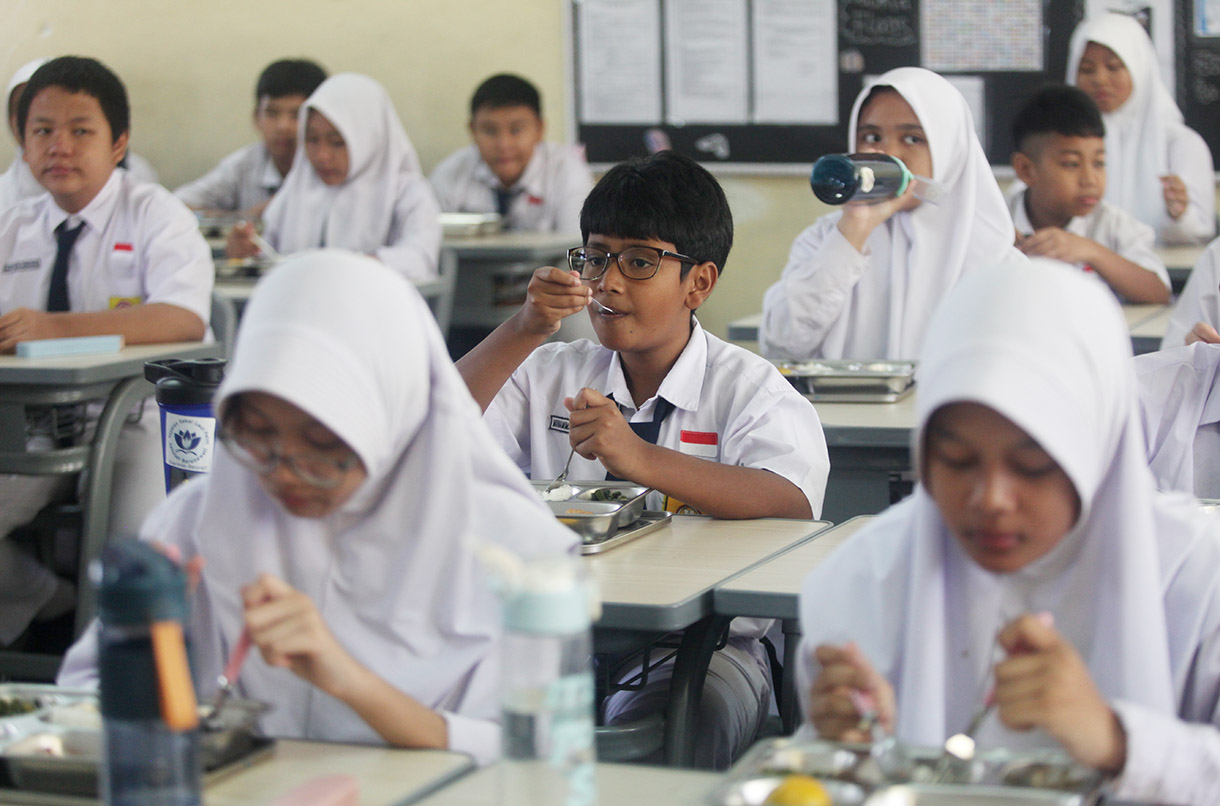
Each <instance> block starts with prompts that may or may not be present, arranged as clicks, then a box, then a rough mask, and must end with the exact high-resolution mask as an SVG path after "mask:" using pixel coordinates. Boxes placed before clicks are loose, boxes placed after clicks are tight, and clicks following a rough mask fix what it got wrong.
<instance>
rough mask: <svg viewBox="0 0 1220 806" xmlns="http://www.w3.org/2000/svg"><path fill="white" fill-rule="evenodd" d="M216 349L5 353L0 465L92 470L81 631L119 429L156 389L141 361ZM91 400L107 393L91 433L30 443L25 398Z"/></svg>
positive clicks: (43, 402) (0, 369) (28, 470)
mask: <svg viewBox="0 0 1220 806" xmlns="http://www.w3.org/2000/svg"><path fill="white" fill-rule="evenodd" d="M217 355H219V347H218V346H217V345H215V344H202V343H200V342H183V343H177V344H146V345H139V346H134V347H125V348H123V349H122V350H120V351H119V352H117V353H102V354H95V355H75V356H61V357H56V358H18V357H17V356H13V355H3V356H0V473H19V474H28V475H56V474H73V473H79V472H81V471H83V470H88V473H87V474H86V475H85V477H84V479H83V484H82V487H81V495H80V501H81V506H82V513H83V523H82V526H81V537H80V557H81V562H80V564H79V576H78V579H77V612H76V629H77V632H78V633H79V632H80V630H81V629H83V628H84V626H85V625H86V624H88V623H89V621H90V620H91V619H92V618H93V612H94V600H95V593H94V589H93V585H92V583H91V582H90V581H89V576H88V573H89V561H90V560H92V559H94V558H95V557H97V556H98V554H99V553H100V552H101V550H102V546H103V545H104V544H105V542H106V529H107V521H108V519H109V517H110V498H111V496H110V491H111V486H112V483H113V471H114V459H115V451H116V450H117V446H118V440H119V432H120V430H121V429H122V426H123V420H124V419H125V418H126V417H127V414H128V412H129V411H131V409H132V407H133V406H134V405H135V404H136V403H137V402H138V401H139V400H140V399H141V398H143V397H145V396H147V395H150V394H151V393H152V386H151V385H150V384H149V383H148V382H147V381H146V380H144V362H145V361H153V360H156V359H161V358H205V357H214V356H217ZM89 400H105V401H106V404H105V407H104V408H103V410H102V414H101V416H100V417H99V418H98V421H97V425H96V429H95V431H94V435H93V439H92V441H90V442H89V443H87V444H83V445H75V446H72V447H67V448H54V449H48V450H39V451H27V450H26V438H27V437H26V417H25V407H26V406H48V405H58V404H67V403H79V402H84V401H89ZM146 405H155V404H146ZM13 654H14V653H0V666H7V664H8V663H9V662H10V661H15V660H16V659H15V658H12V657H11V656H12V655H13Z"/></svg>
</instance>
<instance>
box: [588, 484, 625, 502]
mask: <svg viewBox="0 0 1220 806" xmlns="http://www.w3.org/2000/svg"><path fill="white" fill-rule="evenodd" d="M589 500H590V501H626V500H628V499H627V496H626V495H624V494H623V491H622V490H614V489H611V488H609V487H603V488H601V489H600V490H594V491H593V494H592V495H590V496H589Z"/></svg>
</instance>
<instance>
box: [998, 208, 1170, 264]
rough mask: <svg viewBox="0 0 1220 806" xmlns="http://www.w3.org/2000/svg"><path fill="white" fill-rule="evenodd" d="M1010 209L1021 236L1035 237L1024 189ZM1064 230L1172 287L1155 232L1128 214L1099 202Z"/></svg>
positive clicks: (1070, 222)
mask: <svg viewBox="0 0 1220 806" xmlns="http://www.w3.org/2000/svg"><path fill="white" fill-rule="evenodd" d="M1008 209H1009V212H1011V213H1012V222H1013V224H1014V225H1015V226H1016V228H1017V232H1018V233H1019V234H1020V235H1033V234H1034V225H1033V224H1032V223H1030V220H1029V213H1027V212H1026V210H1025V190H1024V189H1020V190H1018V191H1017V192H1016V193H1014V194H1012V195H1011V196H1009V197H1008ZM1063 229H1064V231H1066V232H1070V233H1072V234H1073V235H1079V236H1080V237H1082V238H1088V239H1089V240H1090V241H1093V242H1094V243H1098V244H1101V245H1102V246H1104V247H1105V248H1106V249H1109V250H1110V251H1111V252H1113V253H1114V254H1116V255H1118V256H1119V257H1121V258H1124V259H1126V260H1130V261H1131V262H1132V263H1134V264H1135V265H1137V266H1139V267H1140V268H1142V269H1144V270H1145V271H1149V272H1152V273H1153V274H1155V275H1156V276H1157V277H1158V278H1160V280H1161V283H1163V284H1164V286H1165V287H1166V288H1169V287H1170V286H1169V272H1168V271H1166V270H1165V262H1164V261H1163V260H1161V258H1160V255H1158V254H1157V253H1156V248H1155V244H1156V231H1155V230H1153V229H1152V227H1151V226H1149V225H1148V224H1145V223H1144V222H1142V221H1140V220H1139V219H1137V218H1136V217H1135V216H1133V215H1131V214H1129V213H1127V212H1126V211H1125V210H1122V209H1121V208H1118V207H1115V206H1114V205H1113V204H1110V203H1108V202H1104V201H1103V202H1099V203H1098V205H1097V206H1096V207H1094V208H1093V211H1092V212H1090V213H1089V214H1088V215H1085V216H1074V217H1073V218H1072V220H1071V221H1069V222H1068V223H1067V226H1066V227H1064V228H1063ZM1076 267H1077V268H1079V269H1083V270H1085V271H1092V268H1090V267H1089V266H1088V265H1087V264H1084V263H1077V264H1076Z"/></svg>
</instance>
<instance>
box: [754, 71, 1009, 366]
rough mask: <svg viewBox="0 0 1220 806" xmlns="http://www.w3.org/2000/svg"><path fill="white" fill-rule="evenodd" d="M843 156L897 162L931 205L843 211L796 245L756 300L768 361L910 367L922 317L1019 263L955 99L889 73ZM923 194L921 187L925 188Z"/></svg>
mask: <svg viewBox="0 0 1220 806" xmlns="http://www.w3.org/2000/svg"><path fill="white" fill-rule="evenodd" d="M848 144H849V147H850V148H851V149H852V150H853V151H855V152H881V153H884V154H888V155H890V156H892V157H897V158H898V159H900V160H902V162H903V163H904V164H905V165H906V166H907V168H909V169H910V170H911V172H912V173H913V174H915V175H917V176H920V177H924V178H925V179H930V180H933V182H934V183H935V185H936V186H937V190H938V192H937V193H936V196H937V197H938V198H937V200H936V201H935V202H933V201H932V200H930V199H929V200H926V201H925V200H923V199H921V198H919V197H918V196H916V195H915V193H916V190H915V187H916V185H917V184H920V183H915V182H913V183H911V185H910V187H908V188H907V190H906V192H904V193H903V194H901V195H900V196H897V197H895V198H891V199H886V200H884V201H881V202H879V203H869V202H848V203H847V204H845V205H844V206H843V208H842V212H836V213H831V214H829V215H825V216H822V217H821V218H820V219H818V220H817V221H815V222H814V223H813V225H812V226H810V227H809V228H808V229H806V230H805V231H804V232H802V233H801V234H800V235H798V236H797V238H796V241H795V242H794V243H793V244H792V251H791V254H790V255H789V257H788V265H787V266H785V267H784V273H783V275H782V276H781V277H780V280H779V282H777V283H776V284H775V285H773V286H771V288H769V289H768V290H767V293H766V295H765V296H764V297H763V321H762V326H761V328H760V330H759V341H760V347H761V350H762V353H763V355H765V356H767V357H768V358H787V359H794V360H806V359H812V358H831V359H836V358H890V359H901V358H914V357H916V356H917V355H918V354H919V346H920V344H921V343H922V341H923V335H924V331H925V330H926V329H927V325H928V318H929V317H930V316H931V313H932V309H933V308H934V307H935V306H936V305H937V303H939V302H940V300H941V298H942V297H944V295H945V294H946V293H947V292H948V291H949V289H951V288H952V287H953V286H954V284H955V283H956V282H957V281H958V280H959V279H960V278H961V277H962V275H963V274H965V273H966V272H968V271H970V270H971V269H973V268H975V267H977V266H980V265H982V264H983V263H984V262H986V261H994V260H995V259H996V257H997V256H999V255H1006V256H1007V257H1008V258H1010V259H1012V260H1013V261H1016V262H1018V264H1023V263H1024V261H1025V258H1024V256H1022V255H1021V253H1020V252H1018V251H1017V250H1016V249H1015V248H1014V246H1013V243H1014V242H1015V241H1016V229H1015V228H1014V227H1013V223H1012V217H1011V216H1010V215H1009V213H1008V208H1007V206H1005V204H1004V197H1003V196H1002V195H1001V193H1000V188H999V185H997V184H996V181H995V177H994V175H993V174H992V172H991V166H990V165H989V164H988V162H987V155H986V154H984V153H983V147H982V145H980V143H979V140H978V136H977V135H976V134H975V131H974V122H973V119H972V117H971V114H970V107H969V106H968V105H967V103H966V99H965V98H964V97H963V96H962V94H961V93H960V92H958V91H957V89H956V88H955V87H953V85H952V84H950V83H949V82H948V81H947V80H945V79H944V78H943V77H942V76H939V75H937V74H936V73H933V72H931V71H929V70H924V69H922V68H919V67H901V68H899V69H897V70H891V71H889V72H888V73H885V74H884V75H882V76H881V77H880V78H878V79H877V81H876V83H875V84H872V85H870V86H867V87H865V88H864V89H863V90H862V91H861V92H860V94H859V96H857V98H856V103H855V106H853V107H852V112H851V124H850V127H849V131H848ZM925 187H926V183H925Z"/></svg>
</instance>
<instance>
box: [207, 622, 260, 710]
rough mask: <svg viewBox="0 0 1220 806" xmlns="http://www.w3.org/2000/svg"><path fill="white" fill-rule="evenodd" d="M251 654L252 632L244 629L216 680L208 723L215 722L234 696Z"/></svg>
mask: <svg viewBox="0 0 1220 806" xmlns="http://www.w3.org/2000/svg"><path fill="white" fill-rule="evenodd" d="M249 653H250V631H249V630H246V629H243V630H242V631H241V635H240V636H238V638H237V643H236V644H234V645H233V651H232V652H230V653H229V662H228V663H227V664H225V668H224V671H223V672H221V673H220V676H219V677H217V678H216V695H215V696H214V697H212V709H211V710H210V711H209V712H208V714H207V717H206V719H207V721H208V722H213V721H215V719H216V716H217V715H218V714H219V713H220V709H221V708H223V707H224V704H225V702H226V701H227V700H228V699H229V697H231V696H232V695H233V689H234V688H236V686H237V675H238V674H239V673H240V672H241V667H242V664H244V663H245V662H246V655H248V654H249Z"/></svg>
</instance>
